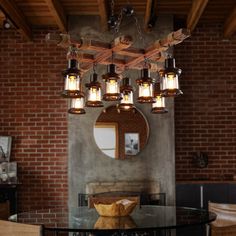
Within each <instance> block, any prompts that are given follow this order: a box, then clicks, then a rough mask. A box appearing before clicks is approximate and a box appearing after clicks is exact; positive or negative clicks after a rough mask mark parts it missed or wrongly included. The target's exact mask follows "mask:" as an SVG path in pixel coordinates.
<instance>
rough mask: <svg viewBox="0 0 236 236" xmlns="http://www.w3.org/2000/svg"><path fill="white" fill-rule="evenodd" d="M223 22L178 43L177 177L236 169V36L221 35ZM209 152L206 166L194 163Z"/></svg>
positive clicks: (217, 175)
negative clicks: (225, 38)
mask: <svg viewBox="0 0 236 236" xmlns="http://www.w3.org/2000/svg"><path fill="white" fill-rule="evenodd" d="M222 29H223V26H222V25H200V26H198V27H197V28H196V30H195V31H194V33H193V34H192V36H191V38H189V39H187V40H186V41H185V42H183V43H181V44H180V45H178V46H176V47H175V57H176V64H177V66H178V67H180V68H182V69H183V75H182V78H181V80H180V86H181V89H182V90H183V92H184V95H183V96H182V97H179V98H176V99H175V134H176V179H177V180H188V179H192V178H210V179H212V180H220V179H223V178H224V179H228V178H232V176H233V175H234V174H236V37H235V36H234V37H232V38H231V40H230V41H223V40H222ZM197 151H202V152H206V153H208V156H209V165H208V167H207V168H203V169H200V168H196V167H194V165H193V163H192V159H193V154H194V153H195V152H197Z"/></svg>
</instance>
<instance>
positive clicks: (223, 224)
mask: <svg viewBox="0 0 236 236" xmlns="http://www.w3.org/2000/svg"><path fill="white" fill-rule="evenodd" d="M208 210H209V211H210V212H214V213H215V214H216V215H217V218H216V220H215V221H213V222H212V223H211V224H210V229H211V236H235V235H236V204H224V203H213V202H208Z"/></svg>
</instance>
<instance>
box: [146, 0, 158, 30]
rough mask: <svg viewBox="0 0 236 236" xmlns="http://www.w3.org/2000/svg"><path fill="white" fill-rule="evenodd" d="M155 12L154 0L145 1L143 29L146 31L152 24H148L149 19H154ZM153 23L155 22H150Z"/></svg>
mask: <svg viewBox="0 0 236 236" xmlns="http://www.w3.org/2000/svg"><path fill="white" fill-rule="evenodd" d="M155 13H156V0H147V2H146V11H145V17H144V30H145V31H146V32H148V31H150V30H151V29H152V27H153V25H149V24H150V21H151V20H153V21H155V19H154V18H155ZM152 23H153V24H154V23H155V22H152Z"/></svg>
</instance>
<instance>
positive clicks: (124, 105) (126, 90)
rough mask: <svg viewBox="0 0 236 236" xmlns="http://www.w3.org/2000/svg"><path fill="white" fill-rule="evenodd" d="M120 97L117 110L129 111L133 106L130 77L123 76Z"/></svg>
mask: <svg viewBox="0 0 236 236" xmlns="http://www.w3.org/2000/svg"><path fill="white" fill-rule="evenodd" d="M120 91H121V96H122V99H121V101H120V104H119V105H118V110H121V111H130V110H133V108H134V100H133V88H132V86H131V85H130V79H129V78H127V77H126V78H124V79H123V85H122V86H121V88H120Z"/></svg>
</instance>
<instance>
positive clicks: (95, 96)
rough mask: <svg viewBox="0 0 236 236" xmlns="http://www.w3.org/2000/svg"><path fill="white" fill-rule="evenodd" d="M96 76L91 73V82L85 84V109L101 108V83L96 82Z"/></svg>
mask: <svg viewBox="0 0 236 236" xmlns="http://www.w3.org/2000/svg"><path fill="white" fill-rule="evenodd" d="M97 77H98V75H97V74H96V73H93V75H92V81H90V83H87V84H85V86H86V87H87V101H86V106H87V107H103V103H102V101H101V100H102V90H101V83H99V82H98V81H97Z"/></svg>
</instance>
